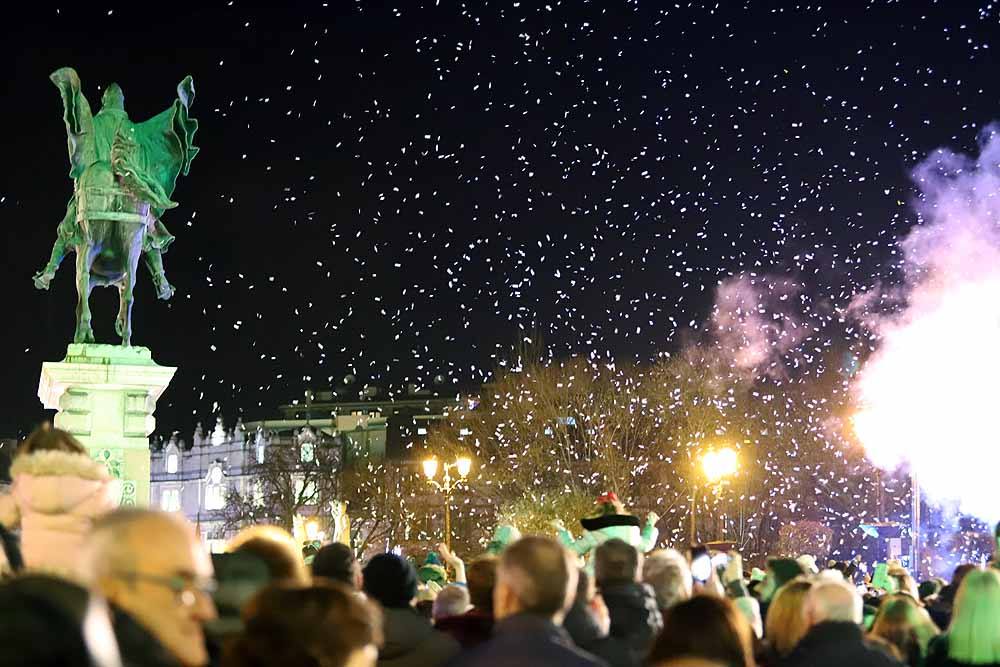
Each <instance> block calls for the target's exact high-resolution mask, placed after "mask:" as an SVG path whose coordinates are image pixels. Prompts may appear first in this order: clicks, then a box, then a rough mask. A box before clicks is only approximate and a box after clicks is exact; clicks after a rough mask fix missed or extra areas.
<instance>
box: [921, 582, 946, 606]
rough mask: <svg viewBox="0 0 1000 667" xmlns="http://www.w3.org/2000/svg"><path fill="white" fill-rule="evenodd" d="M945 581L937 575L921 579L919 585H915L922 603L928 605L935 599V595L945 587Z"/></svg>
mask: <svg viewBox="0 0 1000 667" xmlns="http://www.w3.org/2000/svg"><path fill="white" fill-rule="evenodd" d="M945 584H946V582H945V581H944V580H943V579H939V578H938V577H932V578H931V579H927V580H926V581H921V582H920V585H919V586H917V594H918V595H919V596H920V602H921V603H923V605H924V606H925V607H926V606H930V605H932V604H934V603H935V602H936V601H937V596H938V594H939V593H941V589H942V588H944V587H945Z"/></svg>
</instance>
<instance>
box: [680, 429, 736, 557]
mask: <svg viewBox="0 0 1000 667" xmlns="http://www.w3.org/2000/svg"><path fill="white" fill-rule="evenodd" d="M701 468H702V471H703V472H704V473H705V479H706V481H708V483H709V484H712V485H715V489H716V491H717V492H718V491H719V490H721V488H722V485H723V484H724V483H725V479H726V478H727V477H729V476H731V475H734V474H735V473H736V470H737V469H738V468H739V457H738V456H737V454H736V450H735V449H733V448H732V447H722V448H720V449H709V450H708V451H706V452H705V453H703V454H702V455H701ZM696 479H697V478H696V477H695V475H694V474H692V476H691V512H690V518H691V544H692V545H693V544H695V540H696V535H695V505H696V504H697V501H698V482H697V481H696Z"/></svg>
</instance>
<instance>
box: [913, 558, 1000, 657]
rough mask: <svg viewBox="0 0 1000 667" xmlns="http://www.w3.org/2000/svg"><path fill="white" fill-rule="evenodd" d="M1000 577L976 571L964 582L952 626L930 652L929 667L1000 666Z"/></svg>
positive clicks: (932, 646)
mask: <svg viewBox="0 0 1000 667" xmlns="http://www.w3.org/2000/svg"><path fill="white" fill-rule="evenodd" d="M998 619H1000V573H998V572H997V570H995V569H993V568H989V569H986V570H980V569H978V568H977V569H974V570H972V571H971V572H968V573H966V574H965V576H964V577H963V578H962V585H961V586H960V587H959V589H958V594H957V595H956V596H955V607H954V612H953V614H952V618H951V624H950V625H949V626H948V629H947V630H946V631H945V632H944V633H943V634H941V635H939V636H937V637H936V638H934V639H933V640H932V641H931V643H930V646H929V648H928V650H927V661H926V663H925V664H926V666H927V667H963V666H964V665H1000V620H998Z"/></svg>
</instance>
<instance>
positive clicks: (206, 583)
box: [82, 509, 216, 666]
mask: <svg viewBox="0 0 1000 667" xmlns="http://www.w3.org/2000/svg"><path fill="white" fill-rule="evenodd" d="M82 572H83V574H84V577H85V578H86V580H87V582H88V583H89V584H90V586H91V587H92V588H93V589H94V590H96V591H98V592H99V593H101V594H102V595H103V596H104V597H105V598H107V599H108V600H109V601H110V602H111V603H112V604H113V605H115V606H116V607H118V608H119V609H121V610H123V611H124V612H126V613H127V614H129V615H130V616H131V617H132V618H134V619H135V620H136V621H137V622H138V623H139V624H140V625H142V626H143V627H145V628H146V630H148V631H149V632H150V633H151V634H152V635H153V636H154V637H156V638H157V639H158V640H159V641H160V643H161V644H162V645H163V647H164V648H165V649H166V650H167V651H168V652H170V653H171V654H173V656H174V657H175V658H176V659H177V660H178V661H179V662H180V663H181V664H183V665H187V666H192V665H203V664H205V663H206V662H207V661H208V654H207V652H206V650H205V635H204V624H205V623H206V622H207V621H210V620H212V619H214V618H215V616H216V611H215V606H214V604H213V603H212V598H211V595H210V592H211V590H212V589H213V584H214V581H213V580H212V563H211V560H210V559H209V557H208V554H207V553H206V551H205V550H204V549H203V547H202V545H201V543H200V541H199V540H198V539H197V537H196V536H195V532H194V530H193V528H192V526H191V525H190V524H188V523H187V522H186V521H185V520H184V519H182V518H180V517H179V516H177V515H174V514H167V513H164V512H156V511H152V510H139V509H120V510H116V511H114V512H111V513H110V514H107V515H105V516H103V517H101V518H100V519H97V521H95V523H94V525H93V527H92V529H91V532H90V534H89V536H88V537H87V541H86V543H85V546H84V549H83V554H82Z"/></svg>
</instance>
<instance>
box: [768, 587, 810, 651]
mask: <svg viewBox="0 0 1000 667" xmlns="http://www.w3.org/2000/svg"><path fill="white" fill-rule="evenodd" d="M812 587H813V583H812V582H811V581H809V580H808V579H805V578H802V577H797V578H795V579H792V580H791V581H789V582H788V583H787V584H785V585H784V586H782V587H781V588H779V589H778V592H777V593H775V595H774V598H773V599H772V600H771V605H770V606H769V607H768V608H767V621H766V625H765V630H764V636H766V637H767V638H768V639H769V640H770V641H771V645H772V646H773V647H774V650H775V651H776V652H777V653H778V655H779V656H781V657H785V656H786V655H788V654H789V653H791V652H792V649H794V648H795V645H796V644H798V643H799V640H801V639H802V638H803V637H804V636H805V634H806V632H807V631H808V630H809V622H808V620H807V619H806V613H805V603H806V596H807V595H808V594H809V591H811V590H812Z"/></svg>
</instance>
